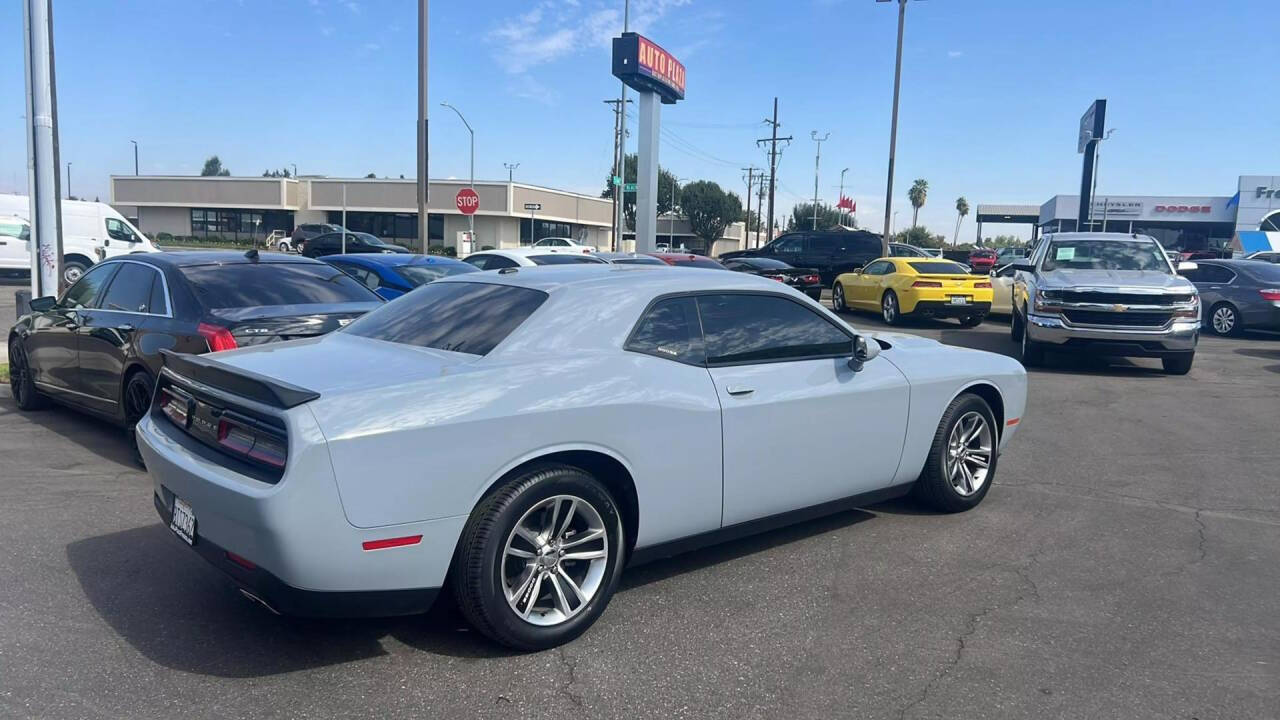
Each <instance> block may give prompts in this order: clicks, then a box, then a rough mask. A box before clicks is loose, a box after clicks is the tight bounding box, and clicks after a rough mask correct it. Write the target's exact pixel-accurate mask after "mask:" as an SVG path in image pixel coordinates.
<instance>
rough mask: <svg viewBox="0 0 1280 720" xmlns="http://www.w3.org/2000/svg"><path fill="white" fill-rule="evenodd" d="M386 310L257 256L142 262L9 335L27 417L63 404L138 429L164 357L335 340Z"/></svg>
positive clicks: (352, 288)
mask: <svg viewBox="0 0 1280 720" xmlns="http://www.w3.org/2000/svg"><path fill="white" fill-rule="evenodd" d="M381 304H382V299H381V298H379V297H378V296H377V295H375V294H374V293H373V292H371V291H370V290H369V289H368V288H366V287H364V286H363V285H361V284H360V283H358V282H356V281H355V280H353V279H352V278H351V277H349V276H348V275H347V274H346V273H344V272H342V271H341V270H339V269H337V268H335V267H333V266H331V265H328V264H327V263H322V262H320V261H318V260H308V259H306V258H300V257H297V256H296V255H276V254H263V255H261V256H259V255H258V253H257V251H249V252H248V253H237V252H227V251H218V252H165V253H139V254H136V255H126V256H121V257H117V258H112V259H109V260H107V261H105V262H101V263H98V264H97V265H94V266H93V267H92V268H91V269H90V270H89V271H88V272H86V273H85V274H84V277H82V278H80V280H79V281H78V282H77V283H76V284H75V285H72V286H71V287H70V288H68V289H67V291H66V292H64V293H63V294H62V296H61V297H57V298H55V297H41V298H36V299H34V300H32V301H31V313H30V314H27V315H24V316H23V317H22V318H21V319H19V320H18V322H17V324H16V325H14V326H13V328H12V329H11V330H10V331H9V385H10V388H11V389H12V391H13V398H14V401H15V402H16V403H17V405H18V407H19V408H20V409H22V410H35V409H38V408H40V407H42V406H43V405H45V404H47V401H49V400H56V401H58V402H60V403H62V404H65V405H70V406H73V407H75V408H76V409H78V410H83V411H86V412H88V413H90V414H93V415H97V416H99V417H103V418H105V419H107V420H110V421H112V422H115V423H117V424H120V425H123V426H125V427H127V428H128V429H129V431H130V432H129V436H130V438H132V437H133V432H132V429H133V426H134V424H135V423H137V421H138V420H139V418H141V417H142V415H143V413H145V412H146V411H147V408H148V406H149V404H150V402H151V390H152V388H153V387H154V382H155V378H156V376H157V375H158V374H159V372H160V366H161V356H160V351H161V350H164V349H172V350H175V351H178V352H188V353H203V352H209V351H216V350H230V349H233V348H237V347H244V346H246V345H258V344H261V343H266V342H271V341H274V340H289V339H294V338H304V337H310V336H316V335H323V334H324V333H327V332H329V331H331V330H335V329H337V328H339V327H342V326H344V325H346V324H347V323H349V322H351V320H353V319H354V318H356V317H359V316H360V315H362V314H364V313H366V312H368V311H369V310H372V309H373V308H375V307H378V306H379V305H381Z"/></svg>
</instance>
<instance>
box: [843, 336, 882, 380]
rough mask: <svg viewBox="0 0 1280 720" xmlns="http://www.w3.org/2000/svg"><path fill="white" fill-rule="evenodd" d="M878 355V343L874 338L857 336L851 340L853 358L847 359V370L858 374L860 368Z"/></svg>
mask: <svg viewBox="0 0 1280 720" xmlns="http://www.w3.org/2000/svg"><path fill="white" fill-rule="evenodd" d="M879 355H880V343H878V342H876V341H875V339H874V338H868V337H866V336H865V335H858V336H857V337H855V338H854V339H853V357H851V358H849V369H850V370H852V371H854V372H858V371H860V370H862V366H863V365H864V364H865V363H867V362H869V361H871V360H875V359H876V357H878V356H879Z"/></svg>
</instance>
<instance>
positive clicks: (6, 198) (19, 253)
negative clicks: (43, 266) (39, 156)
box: [0, 194, 159, 285]
mask: <svg viewBox="0 0 1280 720" xmlns="http://www.w3.org/2000/svg"><path fill="white" fill-rule="evenodd" d="M30 212H31V205H30V200H29V199H28V198H27V196H26V195H4V194H0V270H27V271H30V269H31V240H30V236H31V228H30V224H29V223H28V222H27V218H28V217H29V213H30ZM138 252H159V251H158V250H157V249H156V246H155V245H152V244H151V241H150V240H148V239H147V237H146V236H145V235H143V234H142V233H140V232H138V229H137V228H135V227H134V226H133V225H132V224H131V223H130V222H129V221H128V220H126V219H125V217H124V216H123V215H121V214H120V213H118V212H116V211H115V209H114V208H112V207H111V206H110V205H107V204H106V203H98V202H85V201H81V200H63V201H62V279H63V281H64V282H65V283H66V284H67V285H71V284H72V283H74V282H75V281H77V280H79V279H80V276H81V275H83V274H84V272H85V270H88V269H89V268H90V267H91V266H92V265H93V264H94V263H97V262H101V261H102V260H105V259H107V258H109V257H115V256H117V255H128V254H130V253H138Z"/></svg>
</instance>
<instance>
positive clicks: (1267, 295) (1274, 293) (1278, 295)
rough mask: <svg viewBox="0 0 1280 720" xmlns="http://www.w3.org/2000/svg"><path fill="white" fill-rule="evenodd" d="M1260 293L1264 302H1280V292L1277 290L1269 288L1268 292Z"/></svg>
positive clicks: (1261, 291)
mask: <svg viewBox="0 0 1280 720" xmlns="http://www.w3.org/2000/svg"><path fill="white" fill-rule="evenodd" d="M1258 292H1259V293H1261V294H1262V299H1263V300H1269V301H1271V302H1280V290H1277V289H1275V288H1267V289H1266V290H1259V291H1258Z"/></svg>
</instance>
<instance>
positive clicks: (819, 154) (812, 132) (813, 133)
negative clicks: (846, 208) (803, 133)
mask: <svg viewBox="0 0 1280 720" xmlns="http://www.w3.org/2000/svg"><path fill="white" fill-rule="evenodd" d="M809 137H810V138H812V139H813V141H814V142H816V143H818V152H817V154H815V155H814V156H813V229H814V230H817V229H818V164H819V163H820V162H821V161H822V143H823V142H825V141H826V139H827V138H829V137H831V133H827V134H826V135H823V136H822V137H818V131H817V130H810V131H809Z"/></svg>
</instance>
